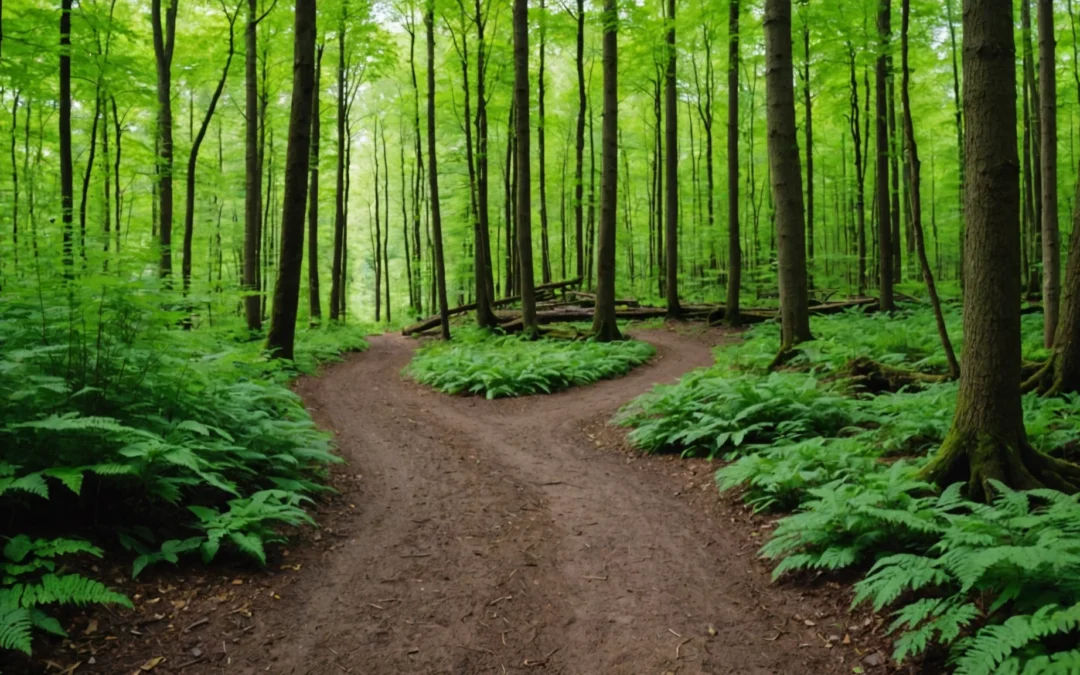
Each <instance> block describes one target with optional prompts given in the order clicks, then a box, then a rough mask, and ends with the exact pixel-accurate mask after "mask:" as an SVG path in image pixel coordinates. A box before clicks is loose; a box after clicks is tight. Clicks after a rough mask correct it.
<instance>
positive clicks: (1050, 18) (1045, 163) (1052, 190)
mask: <svg viewBox="0 0 1080 675" xmlns="http://www.w3.org/2000/svg"><path fill="white" fill-rule="evenodd" d="M1037 3H1038V4H1037V5H1036V8H1037V10H1038V12H1037V17H1038V19H1037V20H1038V25H1039V82H1040V84H1041V91H1040V96H1041V98H1040V100H1039V126H1040V127H1041V134H1042V136H1041V138H1040V139H1039V140H1040V143H1039V145H1040V150H1041V154H1042V157H1041V162H1042V183H1041V187H1042V224H1041V228H1042V263H1043V283H1042V287H1043V339H1044V341H1045V344H1046V346H1047V347H1053V346H1054V333H1055V331H1056V330H1057V322H1058V312H1059V309H1060V304H1061V235H1060V233H1059V232H1058V198H1057V197H1058V195H1057V142H1058V138H1057V77H1056V74H1055V73H1054V68H1055V66H1056V63H1055V61H1054V46H1055V37H1054V3H1053V0H1037Z"/></svg>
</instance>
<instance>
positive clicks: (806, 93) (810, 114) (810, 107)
mask: <svg viewBox="0 0 1080 675" xmlns="http://www.w3.org/2000/svg"><path fill="white" fill-rule="evenodd" d="M809 11H810V3H809V2H808V0H803V10H802V15H803V17H802V38H803V72H802V80H803V107H804V108H805V110H806V126H805V127H804V128H803V131H804V133H805V134H806V256H807V260H806V268H807V271H806V277H807V279H806V282H807V286H808V287H809V288H813V287H814V103H813V99H812V98H811V96H810V22H809V17H808V16H807V13H808V12H809Z"/></svg>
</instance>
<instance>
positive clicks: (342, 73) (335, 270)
mask: <svg viewBox="0 0 1080 675" xmlns="http://www.w3.org/2000/svg"><path fill="white" fill-rule="evenodd" d="M250 1H251V2H254V1H255V0H250ZM348 12H349V3H348V1H347V0H344V1H343V2H342V5H341V16H340V18H339V19H338V31H337V32H338V35H337V42H338V65H337V167H336V173H335V178H334V181H335V189H334V251H333V257H332V260H331V263H330V320H331V321H338V320H341V319H343V318H344V317H342V312H341V308H342V307H343V306H344V305H345V288H344V286H345V282H344V279H345V204H346V199H345V179H346V174H347V172H348V169H349V167H348V165H347V164H346V161H345V154H346V153H345V146H346V139H347V137H348V136H347V133H346V129H345V126H346V124H345V123H346V118H347V111H346V104H347V94H346V91H345V86H346V75H347V73H346V66H345V33H346V31H345V18H346V17H347V16H348ZM410 34H411V33H410ZM413 77H414V78H415V77H416V73H415V70H414V72H413ZM417 119H418V120H419V117H417ZM417 142H419V141H417Z"/></svg>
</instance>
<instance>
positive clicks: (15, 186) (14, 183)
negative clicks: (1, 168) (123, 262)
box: [11, 89, 108, 274]
mask: <svg viewBox="0 0 1080 675" xmlns="http://www.w3.org/2000/svg"><path fill="white" fill-rule="evenodd" d="M26 106H27V110H29V107H30V99H27V101H26ZM26 124H27V130H29V128H30V114H29V112H27V115H26ZM18 129H19V90H18V89H16V90H15V100H14V101H13V102H12V104H11V199H12V203H11V250H12V254H13V262H14V265H15V273H16V274H18V273H19V164H18V159H17V152H18V145H19V134H18ZM106 241H108V238H107V237H106Z"/></svg>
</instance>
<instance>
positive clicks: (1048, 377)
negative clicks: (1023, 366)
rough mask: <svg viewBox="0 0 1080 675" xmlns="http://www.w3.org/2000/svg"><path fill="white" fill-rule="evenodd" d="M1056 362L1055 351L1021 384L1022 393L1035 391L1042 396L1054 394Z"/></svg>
mask: <svg viewBox="0 0 1080 675" xmlns="http://www.w3.org/2000/svg"><path fill="white" fill-rule="evenodd" d="M1056 363H1057V352H1054V353H1052V354H1050V358H1048V359H1047V360H1046V361H1045V362H1044V363H1043V364H1042V365H1041V366H1039V367H1038V368H1037V369H1036V370H1035V372H1033V373H1031V374H1030V375H1029V376H1028V377H1027V379H1026V380H1024V382H1023V384H1021V385H1020V391H1021V393H1024V394H1028V393H1030V392H1033V391H1034V392H1036V393H1038V394H1039V395H1040V396H1047V395H1052V391H1053V389H1054V370H1055V365H1056Z"/></svg>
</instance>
